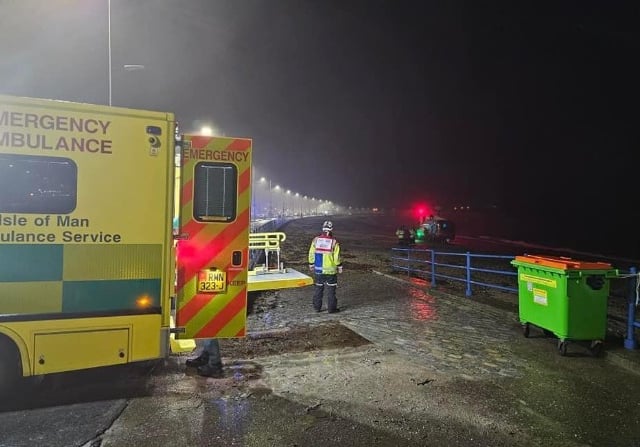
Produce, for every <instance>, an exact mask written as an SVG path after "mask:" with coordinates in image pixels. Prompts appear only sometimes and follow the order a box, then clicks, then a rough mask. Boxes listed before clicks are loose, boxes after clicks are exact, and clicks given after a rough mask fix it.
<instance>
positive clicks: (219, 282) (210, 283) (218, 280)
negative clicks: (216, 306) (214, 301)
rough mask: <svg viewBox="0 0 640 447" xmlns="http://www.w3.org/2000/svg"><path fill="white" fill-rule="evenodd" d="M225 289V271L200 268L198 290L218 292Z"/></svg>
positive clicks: (201, 291)
mask: <svg viewBox="0 0 640 447" xmlns="http://www.w3.org/2000/svg"><path fill="white" fill-rule="evenodd" d="M226 290H227V272H223V271H222V270H201V271H200V272H199V273H198V292H200V293H220V292H225V291H226Z"/></svg>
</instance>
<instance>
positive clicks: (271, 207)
mask: <svg viewBox="0 0 640 447" xmlns="http://www.w3.org/2000/svg"><path fill="white" fill-rule="evenodd" d="M266 182H267V179H266V178H265V177H260V183H266ZM271 191H272V190H271V179H269V213H268V214H269V217H272V210H273V194H272V192H271Z"/></svg>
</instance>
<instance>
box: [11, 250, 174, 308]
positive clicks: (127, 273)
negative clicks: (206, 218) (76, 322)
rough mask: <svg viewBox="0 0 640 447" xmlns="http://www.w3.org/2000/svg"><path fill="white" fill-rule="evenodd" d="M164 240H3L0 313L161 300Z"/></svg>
mask: <svg viewBox="0 0 640 447" xmlns="http://www.w3.org/2000/svg"><path fill="white" fill-rule="evenodd" d="M161 277H162V245H161V244H140V245H135V244H131V245H107V244H103V245H97V244H96V245H62V244H51V245H44V244H43V245H35V244H34V245H30V244H2V245H0V315H3V314H4V315H7V314H25V313H77V312H87V313H91V312H110V311H113V312H123V311H125V312H126V311H128V310H131V311H133V310H137V309H138V308H137V306H136V300H138V299H139V298H142V297H147V298H148V299H149V300H150V301H151V306H150V307H152V308H153V307H156V308H157V307H159V306H160V290H161Z"/></svg>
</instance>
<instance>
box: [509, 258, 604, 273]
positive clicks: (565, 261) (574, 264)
mask: <svg viewBox="0 0 640 447" xmlns="http://www.w3.org/2000/svg"><path fill="white" fill-rule="evenodd" d="M515 260H516V261H517V262H522V263H526V264H535V265H538V266H544V267H551V268H555V269H561V270H611V269H612V268H613V267H612V266H611V264H609V263H608V262H588V261H578V260H576V259H572V258H567V257H564V256H534V255H523V256H516V259H515Z"/></svg>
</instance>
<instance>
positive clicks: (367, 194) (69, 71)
mask: <svg viewBox="0 0 640 447" xmlns="http://www.w3.org/2000/svg"><path fill="white" fill-rule="evenodd" d="M515 3H519V2H503V3H502V4H499V3H494V2H486V4H485V2H475V1H469V2H455V1H441V2H430V1H426V0H424V1H422V0H416V1H410V0H395V1H394V0H388V1H385V0H358V1H356V0H340V1H338V0H331V1H329V0H315V1H312V0H208V1H205V0H184V1H175V0H174V1H170V0H135V1H133V0H112V2H111V6H112V14H111V36H112V39H111V42H112V50H111V54H112V70H113V71H112V73H113V79H112V88H113V90H112V94H113V104H114V105H118V106H125V107H133V108H145V109H157V110H163V111H171V112H174V113H175V114H176V116H177V118H178V120H179V121H180V123H181V126H182V129H183V130H185V131H190V130H196V129H198V128H199V127H200V126H201V125H203V124H213V125H214V126H215V127H216V128H217V129H219V130H220V132H222V133H224V135H227V136H236V137H251V138H253V141H254V161H255V167H256V172H258V173H259V175H266V176H268V177H270V178H273V179H274V182H277V183H279V184H281V185H282V186H284V187H285V188H290V189H291V190H293V191H297V192H300V193H301V194H307V195H310V196H315V197H320V198H324V199H328V200H332V201H334V202H337V203H339V204H343V205H352V206H380V207H392V206H398V207H399V206H404V205H409V204H411V203H415V202H416V201H425V200H426V201H430V202H432V203H442V204H445V205H447V204H456V203H466V204H469V203H470V204H472V205H477V206H484V205H488V204H499V205H500V206H502V207H505V208H510V209H514V210H518V211H519V212H523V213H527V212H530V213H540V212H541V208H544V210H545V212H552V213H559V214H569V213H571V212H574V211H575V210H580V209H584V208H585V207H592V208H593V209H596V210H597V211H596V212H599V213H609V212H610V211H611V210H614V209H616V208H615V207H616V206H619V205H616V203H622V204H629V206H633V202H634V201H635V191H634V188H635V189H636V190H637V188H636V187H635V181H634V180H630V179H632V178H634V177H635V167H634V166H633V165H632V164H631V163H628V159H629V157H630V155H631V154H633V153H634V151H636V150H637V148H638V136H637V131H636V117H637V114H638V113H637V111H636V109H637V99H639V98H638V94H637V93H638V89H637V83H638V76H637V75H638V72H637V68H635V65H637V64H636V63H635V62H634V59H636V58H637V55H638V54H639V52H638V50H639V46H640V43H639V42H640V39H639V38H638V37H639V36H638V31H637V23H638V18H640V17H639V14H638V7H637V6H636V5H634V4H633V3H629V6H627V5H623V4H622V3H616V5H617V6H609V2H607V4H606V5H605V3H604V2H568V3H563V6H560V7H559V6H558V2H549V3H547V4H545V2H536V3H535V7H531V8H526V9H523V8H522V7H521V6H513V4H515ZM621 5H622V6H621ZM0 7H1V13H2V14H1V15H0V54H2V58H0V79H1V81H2V82H1V83H0V92H1V93H4V94H13V95H24V96H33V97H45V98H55V99H63V100H70V101H81V102H92V103H99V104H106V103H107V101H108V70H107V67H108V62H107V61H108V47H107V44H108V38H107V37H108V27H107V0H56V1H51V0H37V1H36V0H0ZM125 64H142V65H144V66H145V68H144V70H140V71H133V72H129V71H125V70H124V69H123V66H124V65H125ZM613 197H615V199H612V198H613ZM625 206H626V205H625Z"/></svg>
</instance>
